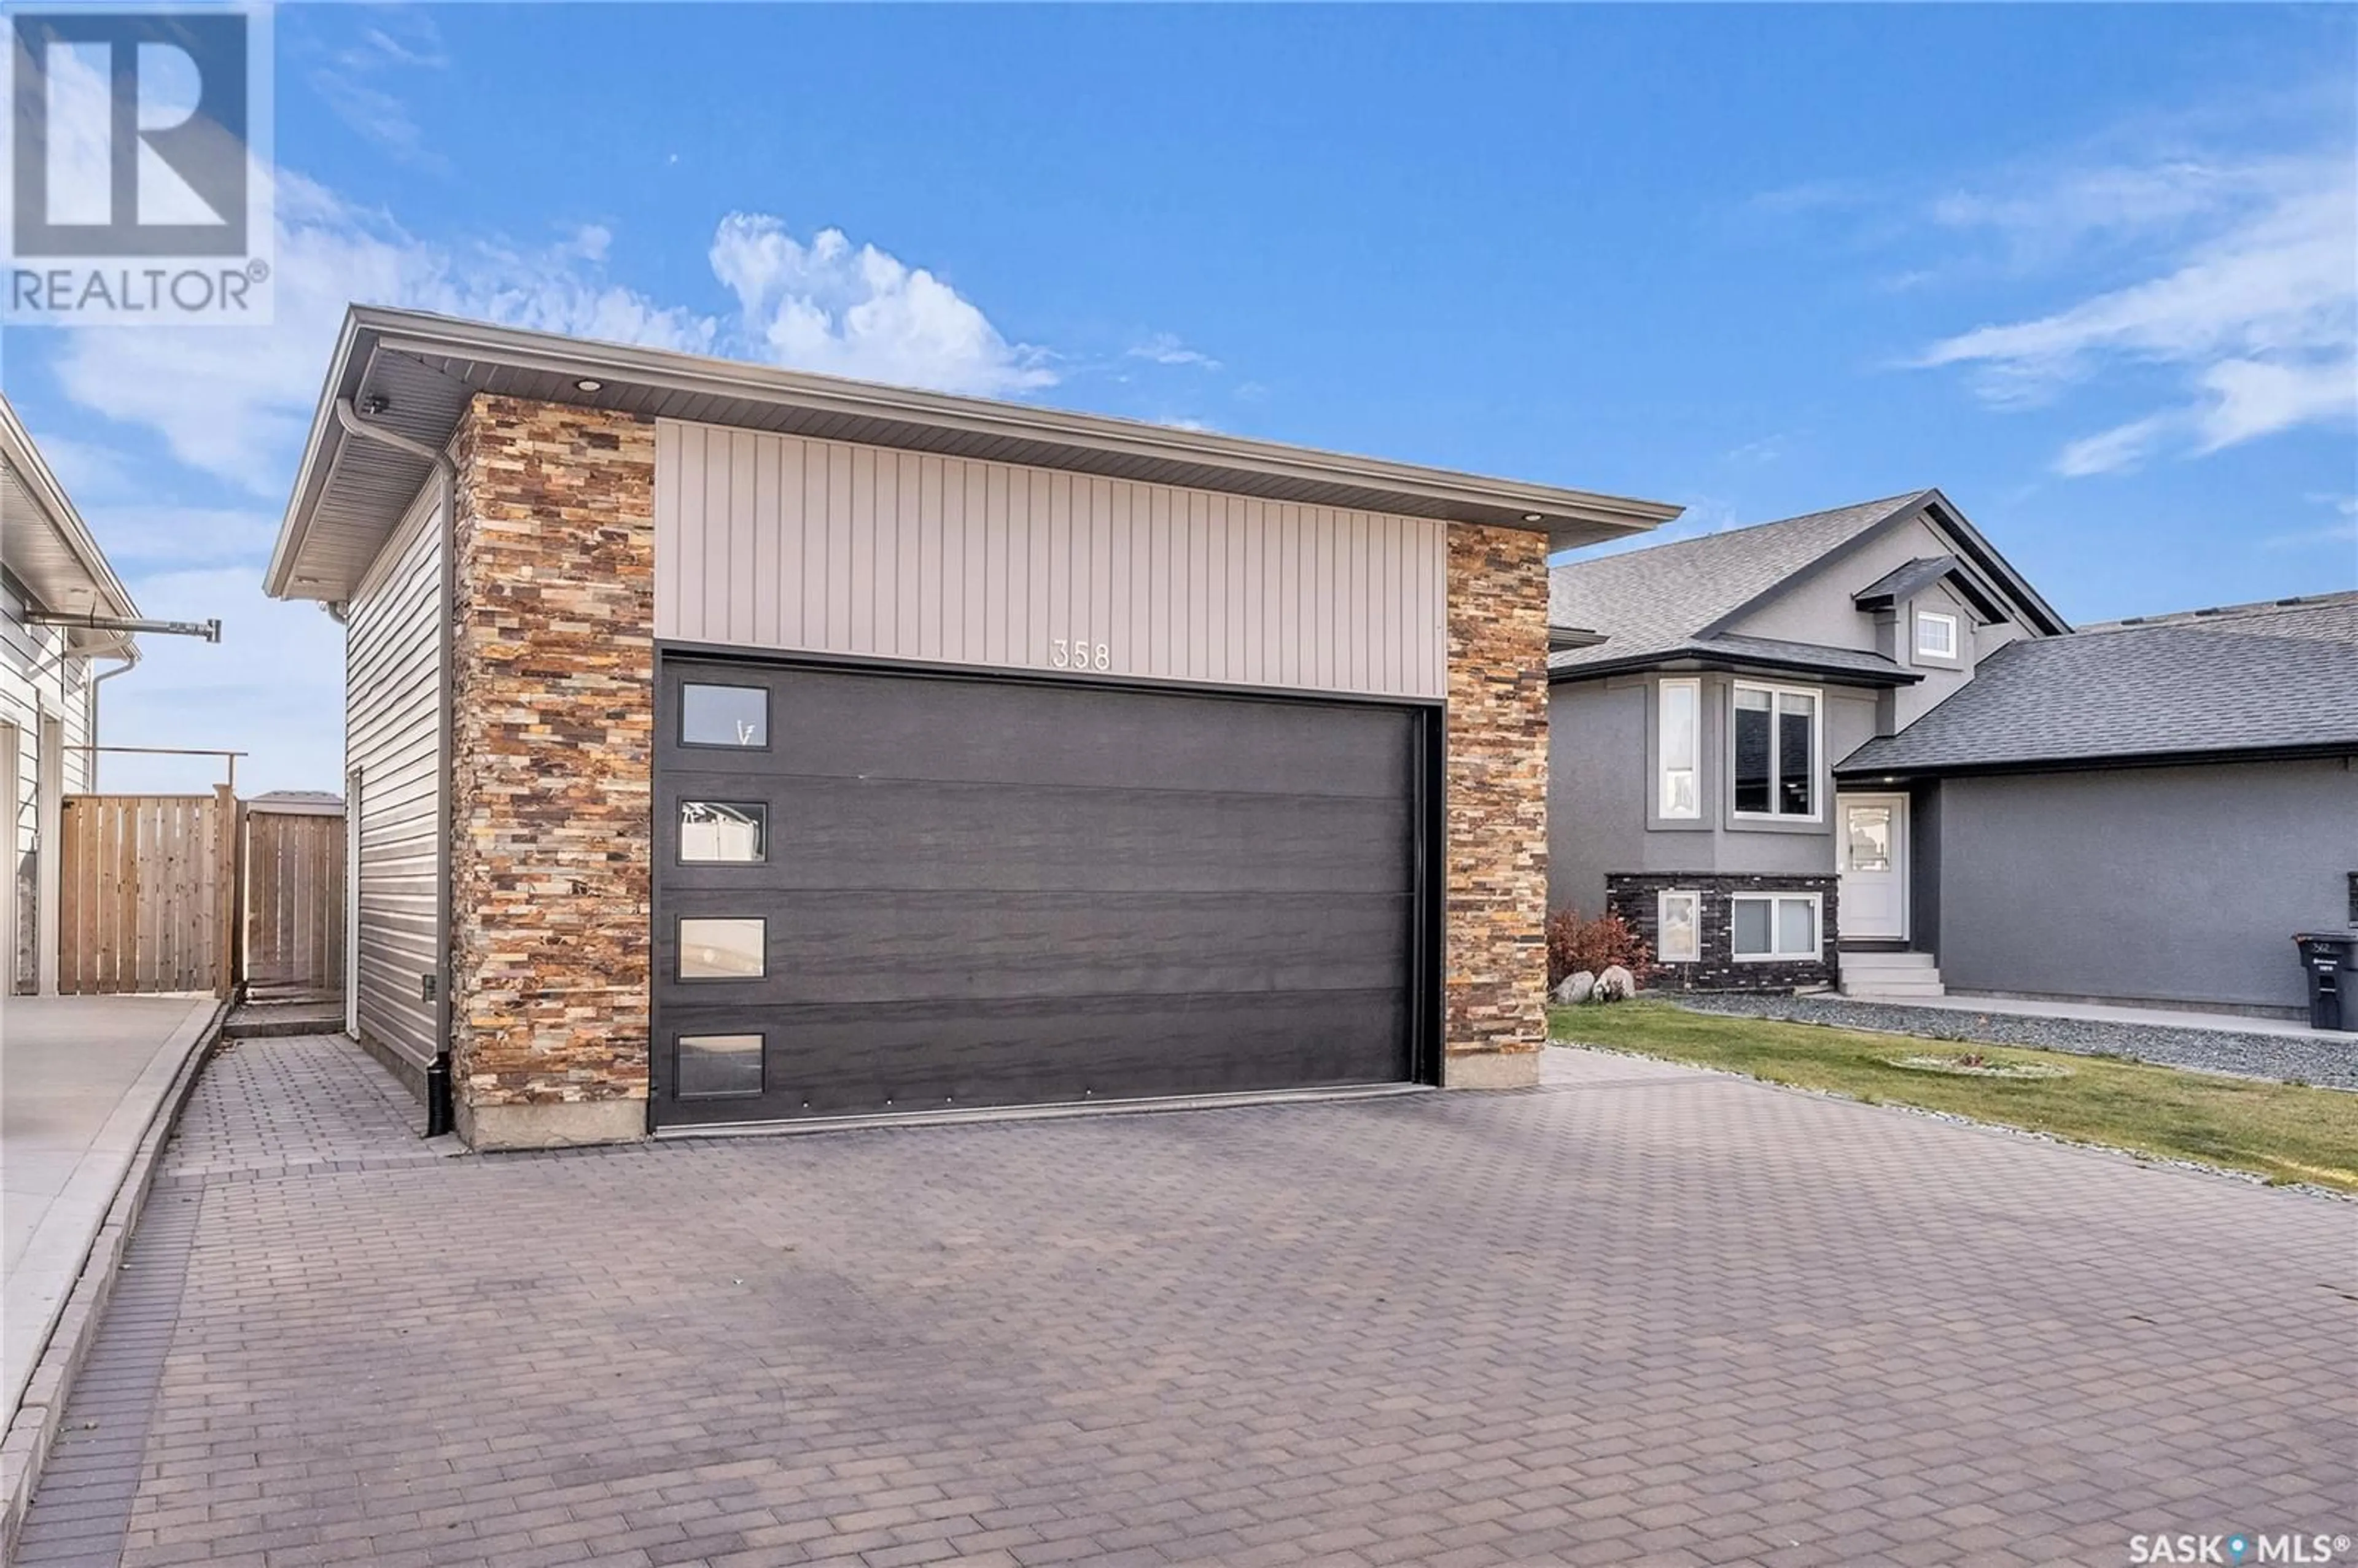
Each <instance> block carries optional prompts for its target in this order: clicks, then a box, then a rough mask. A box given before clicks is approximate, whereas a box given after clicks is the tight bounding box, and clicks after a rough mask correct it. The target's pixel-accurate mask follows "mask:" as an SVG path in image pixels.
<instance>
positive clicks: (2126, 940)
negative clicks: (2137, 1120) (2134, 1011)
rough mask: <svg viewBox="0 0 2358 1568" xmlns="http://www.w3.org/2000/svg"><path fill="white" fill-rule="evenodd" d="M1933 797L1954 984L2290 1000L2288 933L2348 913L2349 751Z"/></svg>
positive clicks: (2355, 817)
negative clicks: (2314, 757) (2340, 756)
mask: <svg viewBox="0 0 2358 1568" xmlns="http://www.w3.org/2000/svg"><path fill="white" fill-rule="evenodd" d="M1940 794H1941V799H1940V806H1939V808H1938V817H1937V822H1938V827H1939V833H1940V856H1939V866H1940V872H1939V876H1940V898H1941V921H1940V927H1939V929H1940V942H1941V946H1940V959H1941V973H1942V978H1943V979H1945V980H1946V981H1947V983H1948V984H1949V986H1950V987H1951V988H1952V989H1961V990H1976V991H2009V992H2024V993H2029V994H2035V995H2044V996H2060V997H2088V998H2099V999H2110V1000H2153V1001H2173V1002H2183V1003H2212V1004H2216V1003H2226V1004H2229V1005H2234V1006H2244V1007H2277V1008H2292V1007H2297V1006H2301V1005H2304V1004H2305V1000H2306V992H2305V990H2304V987H2303V981H2302V978H2301V971H2300V969H2299V966H2298V965H2297V964H2296V963H2295V961H2294V954H2293V945H2292V942H2291V940H2290V938H2291V936H2292V935H2293V933H2294V932H2296V931H2315V930H2323V931H2339V930H2342V929H2344V928H2345V927H2346V925H2347V921H2348V914H2349V892H2348V889H2349V881H2348V877H2349V873H2350V872H2352V871H2358V771H2353V764H2352V763H2351V762H2349V761H2347V760H2344V759H2335V758H2328V759H2324V760H2320V761H2307V762H2235V763H2221V764H2217V765H2212V766H2203V767H2169V768H2114V769H2108V770H2104V771H2101V772H2099V771H2088V772H2079V773H2028V774H2015V775H2006V776H1996V777H1986V778H1952V779H1948V780H1944V781H1943V782H1942V784H1941V786H1940Z"/></svg>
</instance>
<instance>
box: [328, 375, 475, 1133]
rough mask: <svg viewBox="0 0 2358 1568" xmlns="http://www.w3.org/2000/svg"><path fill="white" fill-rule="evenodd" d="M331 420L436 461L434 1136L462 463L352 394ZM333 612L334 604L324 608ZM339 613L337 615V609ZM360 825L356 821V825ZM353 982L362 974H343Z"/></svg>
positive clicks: (431, 1128) (440, 1080)
mask: <svg viewBox="0 0 2358 1568" xmlns="http://www.w3.org/2000/svg"><path fill="white" fill-rule="evenodd" d="M336 422H337V423H338V424H339V425H341V426H342V427H344V428H345V430H347V431H348V432H350V433H351V434H352V435H354V436H357V437H359V438H361V439H362V440H364V441H376V442H380V443H382V444H383V445H384V446H388V447H391V448H393V449H395V450H396V451H403V452H407V453H408V454H409V455H410V456H411V457H414V458H419V459H423V460H425V461H427V462H430V463H432V464H433V465H434V477H435V481H436V483H437V486H438V490H437V493H436V502H437V503H438V505H439V506H440V508H441V514H442V613H441V614H440V615H439V616H438V617H437V621H438V631H437V634H436V638H435V657H436V659H437V660H438V662H439V668H438V671H437V672H436V687H437V696H436V699H435V704H434V708H435V716H436V717H435V744H436V746H437V747H438V755H439V756H440V758H441V764H442V765H441V766H440V767H438V768H437V769H436V770H435V777H434V815H435V817H436V820H437V821H438V822H439V823H440V825H441V830H440V831H439V832H438V833H436V834H435V835H434V887H435V899H434V973H433V974H432V975H430V976H428V977H427V979H428V980H429V981H430V982H431V983H432V985H433V988H434V1060H433V1062H432V1064H431V1065H428V1066H427V1069H426V1136H427V1137H428V1138H438V1137H440V1136H441V1135H442V1134H444V1133H446V1132H449V1130H451V1126H452V1118H451V1106H450V834H451V830H452V827H453V824H452V822H451V809H452V792H451V787H450V780H451V773H452V769H453V765H454V762H455V761H456V758H457V752H456V751H455V749H454V747H455V743H456V742H455V736H454V734H453V730H454V728H455V727H454V724H453V722H452V712H451V707H452V702H451V679H452V675H453V672H454V671H455V670H456V668H457V664H458V660H457V646H456V643H457V636H456V626H457V621H458V615H459V560H458V539H459V531H458V514H457V511H456V508H457V505H458V500H457V497H458V489H459V470H458V467H457V465H455V464H454V463H452V462H451V461H450V455H449V453H448V452H443V451H438V450H436V449H434V448H432V447H429V446H427V444H426V443H425V442H423V441H413V440H411V439H410V438H408V437H406V436H404V435H400V434H397V433H396V432H395V431H392V430H384V429H379V428H378V427H376V426H373V425H371V424H370V423H368V422H367V421H366V420H364V419H362V417H361V416H360V415H359V414H357V413H355V412H354V411H353V409H352V399H351V398H349V397H339V398H337V399H336ZM329 613H330V614H334V613H335V611H334V610H333V609H332V608H331V609H330V611H329ZM338 619H339V620H341V616H339V617H338ZM353 830H354V831H358V825H357V824H355V825H354V828H353ZM346 983H347V984H352V985H357V984H359V983H360V977H358V976H357V975H355V976H352V977H351V978H350V979H348V981H347V982H346Z"/></svg>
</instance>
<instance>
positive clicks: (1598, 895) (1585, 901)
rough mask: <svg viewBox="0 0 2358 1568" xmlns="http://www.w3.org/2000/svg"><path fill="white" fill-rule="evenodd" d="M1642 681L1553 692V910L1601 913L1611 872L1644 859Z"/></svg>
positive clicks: (1586, 685)
mask: <svg viewBox="0 0 2358 1568" xmlns="http://www.w3.org/2000/svg"><path fill="white" fill-rule="evenodd" d="M1651 690H1652V687H1651V685H1650V683H1648V682H1646V681H1643V680H1632V681H1626V682H1625V681H1590V682H1585V683H1584V684H1581V685H1577V686H1574V685H1568V684H1567V685H1563V686H1558V687H1552V688H1551V689H1550V691H1549V693H1548V908H1549V909H1550V910H1551V911H1553V910H1558V909H1566V908H1570V909H1577V910H1579V911H1580V912H1581V913H1582V914H1597V913H1598V912H1600V911H1602V910H1603V909H1604V907H1605V874H1606V872H1607V871H1626V870H1630V869H1634V867H1635V865H1636V864H1637V863H1639V861H1641V860H1643V858H1644V854H1645V848H1644V844H1645V839H1646V776H1645V770H1646V702H1647V698H1648V694H1649V693H1650V691H1651Z"/></svg>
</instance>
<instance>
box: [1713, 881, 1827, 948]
mask: <svg viewBox="0 0 2358 1568" xmlns="http://www.w3.org/2000/svg"><path fill="white" fill-rule="evenodd" d="M1788 899H1801V900H1806V901H1807V902H1808V903H1809V905H1810V929H1811V931H1812V933H1814V934H1815V935H1816V937H1817V944H1816V946H1813V947H1812V948H1811V949H1810V950H1809V951H1808V952H1806V953H1779V952H1778V951H1777V950H1776V947H1777V905H1778V903H1779V901H1781V900H1788ZM1739 903H1765V904H1767V905H1768V948H1769V950H1768V952H1766V953H1745V952H1739V951H1738V950H1737V949H1736V905H1737V904H1739ZM1727 956H1728V957H1729V958H1731V959H1733V960H1734V961H1735V962H1736V963H1739V964H1809V963H1819V964H1823V963H1824V962H1825V958H1826V898H1825V894H1823V893H1817V892H1734V893H1730V894H1728V895H1727Z"/></svg>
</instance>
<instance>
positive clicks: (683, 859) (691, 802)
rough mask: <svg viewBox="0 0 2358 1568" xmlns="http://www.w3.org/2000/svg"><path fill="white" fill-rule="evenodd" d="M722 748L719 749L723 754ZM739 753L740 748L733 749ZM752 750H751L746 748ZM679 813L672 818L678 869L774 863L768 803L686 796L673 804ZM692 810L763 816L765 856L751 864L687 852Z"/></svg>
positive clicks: (748, 748)
mask: <svg viewBox="0 0 2358 1568" xmlns="http://www.w3.org/2000/svg"><path fill="white" fill-rule="evenodd" d="M719 749H720V748H715V750H719ZM729 749H730V750H732V751H733V750H737V749H738V748H734V747H731V748H729ZM744 749H745V750H748V751H750V750H752V748H751V747H747V748H744ZM673 804H674V805H675V806H676V807H677V810H676V811H675V813H674V814H673V817H672V834H673V838H672V847H671V859H672V864H674V865H676V866H766V865H768V864H769V863H770V803H769V802H768V801H766V800H712V799H708V798H707V797H706V796H703V795H682V796H680V797H679V799H678V800H677V801H676V802H674V803H673ZM689 806H728V807H730V808H731V809H732V810H737V811H752V812H758V813H759V814H760V815H761V821H762V827H761V839H762V852H761V853H760V854H758V855H756V856H754V857H753V858H752V860H728V859H726V858H714V857H711V856H705V855H690V854H689V853H688V852H687V822H686V821H685V820H683V816H682V814H684V813H685V812H686V811H687V808H688V807H689Z"/></svg>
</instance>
